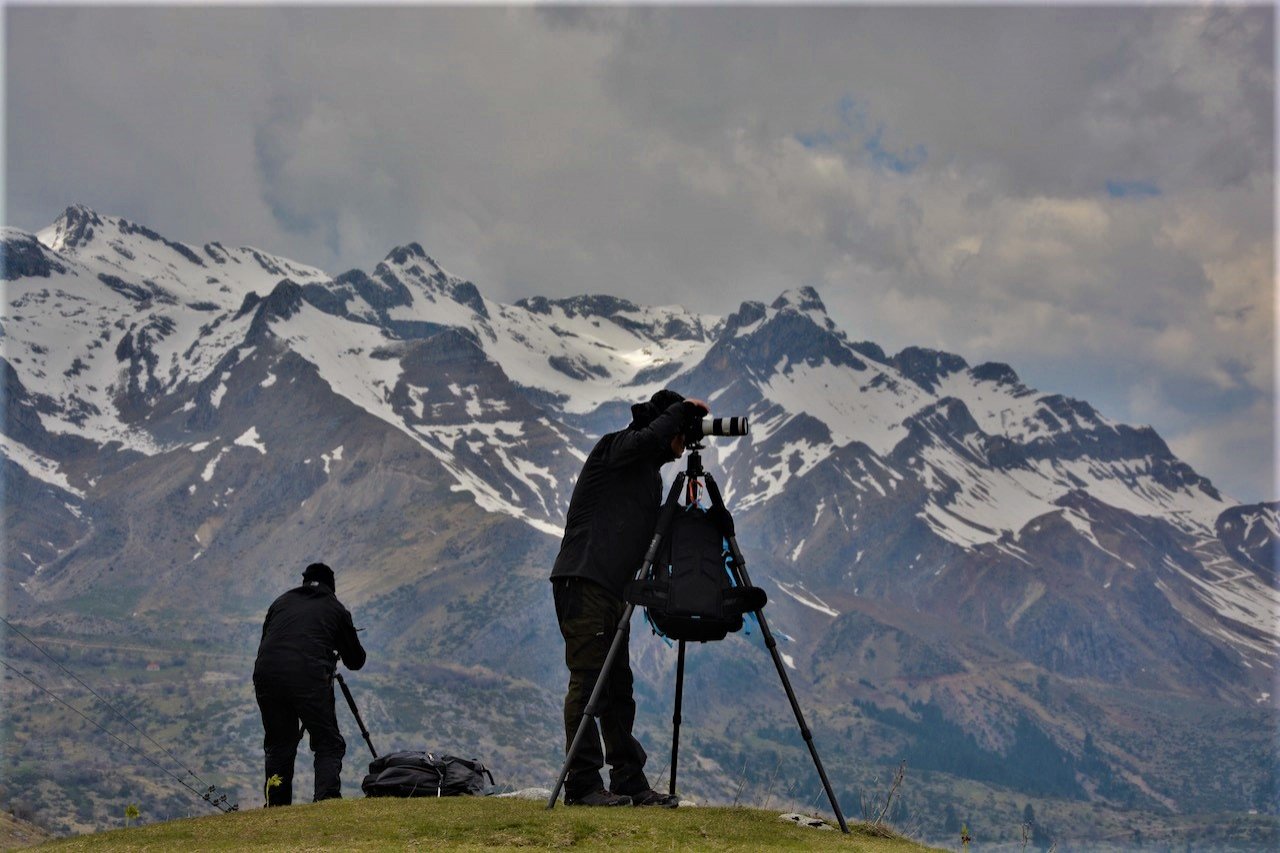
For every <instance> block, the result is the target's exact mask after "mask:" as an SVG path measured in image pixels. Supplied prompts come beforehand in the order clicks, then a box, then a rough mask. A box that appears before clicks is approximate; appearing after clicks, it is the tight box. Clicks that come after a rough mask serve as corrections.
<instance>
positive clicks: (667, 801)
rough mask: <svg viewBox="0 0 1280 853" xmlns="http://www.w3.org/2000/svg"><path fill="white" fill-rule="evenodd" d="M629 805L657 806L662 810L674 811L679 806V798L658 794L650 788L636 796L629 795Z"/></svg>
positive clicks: (672, 795)
mask: <svg viewBox="0 0 1280 853" xmlns="http://www.w3.org/2000/svg"><path fill="white" fill-rule="evenodd" d="M631 805H633V806H659V807H661V808H664V809H674V808H676V807H677V806H679V805H680V798H679V797H677V796H675V795H674V794H659V793H658V792H657V791H655V790H653V789H652V788H650V789H649V790H647V791H641V792H640V793H638V794H632V795H631Z"/></svg>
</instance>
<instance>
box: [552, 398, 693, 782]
mask: <svg viewBox="0 0 1280 853" xmlns="http://www.w3.org/2000/svg"><path fill="white" fill-rule="evenodd" d="M708 412H709V409H708V408H707V404H706V403H705V402H703V401H702V400H692V399H691V400H686V399H685V398H684V397H682V396H681V395H679V394H677V393H676V392H674V391H669V390H665V389H664V390H662V391H659V392H657V393H656V394H654V395H653V396H652V397H651V398H650V399H649V400H648V401H647V402H644V403H638V404H636V405H634V406H632V407H631V416H632V419H631V423H630V424H628V426H627V428H626V429H624V430H620V431H618V432H611V433H609V434H608V435H606V436H604V437H603V438H601V439H600V441H599V442H597V443H596V446H595V447H594V448H593V449H592V451H591V453H590V455H589V456H588V457H587V461H586V462H585V463H584V464H583V466H582V473H581V474H579V476H578V482H577V484H576V485H575V486H574V489H573V496H572V498H570V500H569V512H568V514H567V517H566V519H565V530H564V539H563V540H562V541H561V543H560V553H559V555H558V556H557V557H556V562H555V568H554V569H553V570H552V572H551V584H552V590H553V595H554V597H555V607H556V619H557V621H558V622H559V623H560V634H561V635H562V636H563V637H564V662H565V665H566V666H567V667H568V669H569V688H568V691H567V693H566V695H565V699H564V731H565V750H566V752H567V751H568V750H569V748H570V747H571V745H572V743H573V738H574V735H575V734H576V732H577V730H578V727H579V725H580V724H581V722H582V719H583V717H584V715H585V712H586V707H587V701H588V699H589V698H590V696H591V692H592V690H593V689H594V688H595V683H596V679H597V678H598V677H599V675H600V671H601V669H603V667H604V662H605V657H606V655H607V654H608V652H609V646H610V644H611V643H612V641H613V637H614V633H615V631H616V630H617V627H618V623H619V622H620V621H621V619H622V616H623V612H624V611H625V609H626V603H625V602H624V601H623V597H622V591H623V587H624V586H625V585H626V583H627V582H628V581H630V580H631V579H632V575H633V574H634V573H635V571H636V569H637V568H638V567H639V566H640V565H641V563H642V562H643V561H644V556H645V551H646V549H647V548H648V545H649V540H650V539H651V537H652V536H653V531H654V528H655V527H656V526H657V522H658V510H659V509H660V506H661V503H662V475H661V470H660V469H661V468H662V466H663V465H665V464H667V463H668V462H674V461H675V460H677V459H679V458H680V457H681V455H683V453H684V449H685V436H686V434H692V435H697V434H698V431H699V428H700V425H701V419H702V417H703V416H704V415H706V414H707V413H708ZM629 639H630V637H629V632H628V636H627V637H625V638H624V640H623V645H622V647H621V648H620V649H619V652H618V658H617V660H616V661H615V663H614V664H613V666H612V668H611V669H610V671H609V673H608V676H607V683H606V685H605V689H604V692H603V694H602V704H601V707H600V714H599V726H598V727H597V726H596V724H595V721H594V720H590V719H589V720H588V721H589V723H590V726H589V728H588V730H587V732H586V735H585V737H584V740H583V742H582V743H581V745H580V746H579V748H578V750H577V752H576V753H575V754H574V756H573V759H572V761H571V762H570V764H569V767H568V775H567V776H566V777H565V797H564V801H565V805H583V806H625V805H636V806H665V807H667V808H675V807H676V806H677V805H678V800H677V799H676V798H675V797H674V796H668V795H666V794H661V793H659V792H657V791H655V790H653V789H652V788H651V787H650V786H649V780H648V779H647V778H646V777H645V774H644V763H645V758H646V756H645V751H644V749H643V748H642V747H641V746H640V742H639V741H637V740H636V739H635V737H634V736H633V735H632V733H631V730H632V726H633V725H634V723H635V716H636V703H635V699H634V697H633V695H632V674H631V663H630V654H629V650H628V642H629ZM602 739H603V741H604V749H603V751H602V750H601V743H600V742H601V740H602ZM606 760H607V761H608V763H609V766H610V773H609V786H608V787H607V788H606V787H605V785H604V779H603V777H602V776H601V770H602V768H603V767H604V763H605V761H606Z"/></svg>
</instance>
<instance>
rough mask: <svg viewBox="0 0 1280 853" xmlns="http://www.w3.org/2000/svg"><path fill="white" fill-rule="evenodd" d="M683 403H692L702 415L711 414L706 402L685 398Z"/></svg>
mask: <svg viewBox="0 0 1280 853" xmlns="http://www.w3.org/2000/svg"><path fill="white" fill-rule="evenodd" d="M685 402H686V403H692V404H693V405H695V406H697V407H698V408H699V409H701V410H702V414H703V415H709V414H711V407H710V406H708V405H707V401H706V400H698V399H695V398H693V397H686V398H685Z"/></svg>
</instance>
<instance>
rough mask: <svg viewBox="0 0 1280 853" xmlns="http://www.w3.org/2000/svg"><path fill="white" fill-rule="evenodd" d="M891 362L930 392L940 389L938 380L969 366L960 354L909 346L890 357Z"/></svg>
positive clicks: (904, 374) (903, 373)
mask: <svg viewBox="0 0 1280 853" xmlns="http://www.w3.org/2000/svg"><path fill="white" fill-rule="evenodd" d="M889 363H890V364H892V365H893V366H894V367H896V368H898V371H899V372H900V373H902V375H903V376H905V377H907V378H908V379H910V380H911V381H913V382H915V383H916V384H917V385H919V386H920V387H921V388H923V389H925V390H926V391H929V392H930V393H933V392H936V391H937V390H938V380H940V379H943V378H945V377H947V376H950V375H951V374H953V373H959V372H960V371H962V370H964V369H966V368H967V367H968V366H969V363H968V362H966V361H965V360H964V359H963V358H961V357H960V356H958V355H954V354H953V353H949V352H941V351H940V350H934V349H927V348H925V347H907V348H906V349H904V350H902V351H901V352H899V353H898V354H897V355H895V356H894V357H893V358H892V359H890V360H889Z"/></svg>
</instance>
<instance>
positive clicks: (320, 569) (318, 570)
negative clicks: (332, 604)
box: [302, 563, 338, 590]
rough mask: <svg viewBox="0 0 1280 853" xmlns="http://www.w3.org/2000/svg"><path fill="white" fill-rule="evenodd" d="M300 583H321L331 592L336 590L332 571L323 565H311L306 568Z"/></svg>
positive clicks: (336, 586)
mask: <svg viewBox="0 0 1280 853" xmlns="http://www.w3.org/2000/svg"><path fill="white" fill-rule="evenodd" d="M302 581H303V583H308V582H310V581H315V582H316V583H322V584H324V585H325V586H327V587H329V589H331V590H336V589H337V588H338V585H337V584H336V583H335V582H334V580H333V569H331V568H329V567H328V566H326V565H325V564H324V563H312V564H311V565H309V566H307V569H306V571H304V572H303V573H302Z"/></svg>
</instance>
